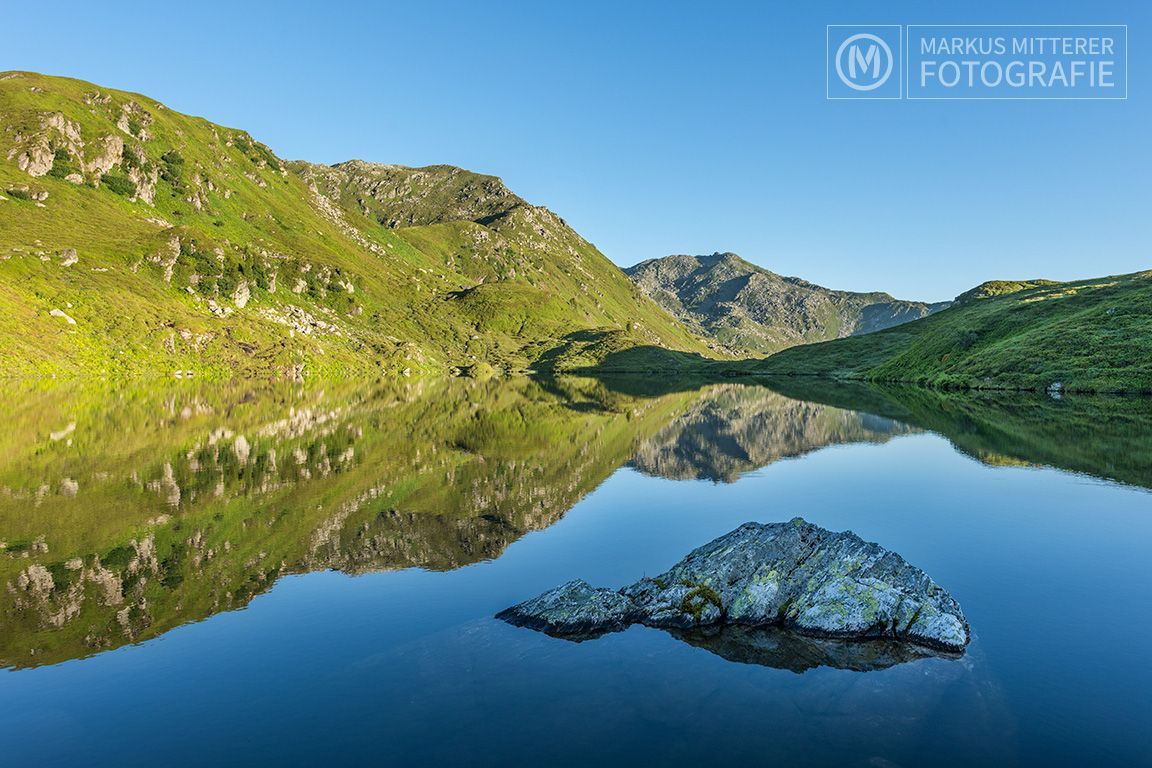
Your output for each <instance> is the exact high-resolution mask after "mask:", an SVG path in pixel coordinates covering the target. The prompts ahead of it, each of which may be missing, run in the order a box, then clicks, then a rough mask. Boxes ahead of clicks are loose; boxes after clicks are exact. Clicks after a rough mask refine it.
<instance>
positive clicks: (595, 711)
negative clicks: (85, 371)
mask: <svg viewBox="0 0 1152 768" xmlns="http://www.w3.org/2000/svg"><path fill="white" fill-rule="evenodd" d="M643 389H644V388H643V387H639V386H637V385H634V384H628V383H617V384H610V385H607V386H606V385H604V384H601V383H596V382H592V381H587V380H571V381H561V382H553V383H548V384H537V383H533V382H528V381H520V382H510V383H509V382H506V383H498V382H493V383H486V384H485V383H476V382H465V381H451V382H440V383H430V384H424V385H420V386H416V387H410V388H407V389H401V390H372V389H359V388H356V387H352V386H341V385H332V386H328V387H319V386H309V387H305V388H302V389H294V388H291V387H287V386H285V387H271V388H266V389H262V388H240V389H237V388H214V387H211V386H207V385H204V386H191V385H189V386H184V387H178V386H172V387H169V388H153V389H147V388H144V389H134V388H128V389H115V388H111V389H106V390H99V389H76V390H70V389H66V388H45V389H36V388H25V389H20V390H13V391H8V392H6V393H4V397H5V402H6V403H7V408H6V410H7V411H8V413H9V414H10V415H9V416H8V418H7V419H6V425H5V430H4V432H3V434H0V541H2V542H3V543H4V545H5V548H4V549H3V550H0V586H4V587H5V588H4V589H2V590H0V609H2V611H0V667H8V668H9V669H8V671H7V672H2V673H0V743H2V744H3V758H2V759H0V763H3V764H4V765H12V766H18V765H19V766H23V765H29V766H31V765H57V764H66V763H67V764H72V765H85V766H104V765H108V766H113V765H115V766H134V765H157V764H159V765H166V766H181V765H190V766H191V765H196V766H199V765H208V764H215V765H281V766H286V765H316V764H330V765H337V764H354V765H359V764H379V765H434V764H444V765H449V764H451V765H506V764H512V763H520V764H525V765H589V764H601V765H617V764H633V765H635V764H642V765H701V764H705V765H738V764H758V765H759V764H778V765H789V766H793V765H828V766H878V767H880V768H884V767H886V766H924V765H956V766H972V765H1048V766H1050V765H1083V764H1089V763H1090V764H1094V765H1152V739H1150V738H1149V723H1152V663H1149V654H1150V652H1152V617H1150V616H1152V614H1150V609H1152V560H1150V558H1149V556H1148V552H1149V543H1150V542H1152V495H1150V493H1149V491H1148V490H1147V487H1148V486H1152V404H1150V403H1149V402H1148V401H1145V400H1118V399H1104V398H1085V399H1081V400H1074V399H1072V398H1068V399H1065V400H1063V401H1053V400H1051V399H1048V398H1031V397H1022V396H1017V397H1014V398H1002V399H987V398H974V397H957V396H951V397H943V396H939V395H932V394H930V393H925V392H917V391H886V392H879V391H872V390H861V389H846V388H843V387H832V386H828V385H822V386H819V387H813V386H811V385H805V386H800V385H797V384H795V383H786V384H774V385H773V386H772V388H767V387H761V386H750V385H743V384H721V385H714V386H709V387H704V388H702V389H686V390H684V391H673V392H663V393H652V392H644V391H643ZM797 515H799V516H802V517H804V518H806V519H808V520H810V521H812V522H815V523H817V524H819V525H822V526H825V527H827V528H830V529H833V530H842V529H846V528H850V529H852V530H854V531H856V532H857V533H859V534H860V535H861V536H863V537H864V538H866V539H869V540H872V541H877V542H880V543H881V544H883V545H884V546H886V547H888V548H890V549H893V550H895V551H897V552H899V553H901V554H902V555H903V556H904V557H905V558H906V559H907V560H908V561H909V562H911V563H913V564H915V565H917V566H919V567H921V568H923V569H924V570H925V571H927V573H928V574H929V575H931V576H932V577H933V578H934V579H935V580H936V581H937V582H939V583H940V584H941V585H943V586H944V587H945V588H947V589H948V590H949V591H950V592H951V593H952V594H953V595H954V596H955V597H956V598H957V599H958V600H959V601H960V603H961V605H962V606H963V607H964V610H965V612H966V614H967V616H968V618H969V620H970V622H971V624H972V629H973V636H974V639H973V642H972V645H971V646H970V648H969V651H968V653H967V654H966V655H965V656H964V657H963V658H960V659H941V658H922V659H914V660H908V661H905V660H904V659H903V658H901V657H900V656H899V654H897V655H895V656H884V655H883V654H879V653H877V652H873V651H872V650H871V649H868V650H864V651H862V652H858V650H857V649H853V648H850V647H849V648H844V647H834V648H830V649H829V648H826V647H825V648H821V647H817V648H815V649H814V648H813V647H812V645H811V644H810V643H805V642H804V641H802V640H797V639H796V638H788V637H769V638H767V639H765V638H758V639H754V640H753V641H751V642H749V641H748V640H747V638H740V637H726V638H722V639H721V641H705V640H702V639H701V638H694V637H684V638H681V637H676V636H673V635H671V634H669V633H666V632H663V631H658V630H652V629H647V628H644V627H633V628H632V629H629V630H628V631H626V632H623V633H620V634H615V635H608V636H605V637H603V638H600V639H598V640H594V641H588V642H584V643H571V642H567V641H564V640H558V639H554V638H550V637H547V636H545V635H542V634H538V633H535V632H532V631H529V630H525V629H517V628H514V627H510V626H507V625H505V624H503V623H500V622H498V621H495V620H493V619H492V618H491V616H492V614H493V613H495V612H496V611H498V610H500V609H502V608H505V607H507V606H508V605H510V604H512V603H515V602H518V601H520V600H522V599H524V598H526V597H530V596H532V595H535V594H537V593H538V592H540V591H542V590H544V589H546V588H549V587H551V586H554V585H556V584H559V583H561V582H563V581H566V580H568V579H570V578H573V577H577V576H579V577H582V578H584V579H586V580H587V581H589V582H591V583H593V584H597V585H606V586H621V585H624V584H626V583H629V582H631V581H634V580H635V579H637V578H638V577H639V576H641V575H643V574H653V573H658V572H660V571H663V570H665V569H666V568H667V567H668V566H669V565H671V564H672V563H673V562H675V561H676V560H678V559H679V558H680V557H681V556H682V555H683V554H685V553H686V552H688V551H689V550H690V549H692V548H694V547H696V546H698V545H700V544H702V543H704V542H706V541H708V540H710V539H711V538H714V537H715V536H718V535H720V534H722V533H725V532H727V531H729V530H731V529H732V528H734V527H736V526H737V525H739V524H740V523H742V522H745V521H748V520H758V521H778V520H787V519H789V518H791V517H794V516H797ZM765 646H769V647H770V650H769V651H768V652H765V650H764V648H765ZM877 656H881V657H883V658H881V661H882V662H883V663H872V662H875V660H876V658H877ZM870 660H871V661H870Z"/></svg>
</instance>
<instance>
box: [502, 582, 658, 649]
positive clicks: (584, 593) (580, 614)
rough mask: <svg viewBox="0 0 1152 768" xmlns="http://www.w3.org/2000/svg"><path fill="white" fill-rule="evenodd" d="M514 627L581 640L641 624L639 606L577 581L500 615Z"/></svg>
mask: <svg viewBox="0 0 1152 768" xmlns="http://www.w3.org/2000/svg"><path fill="white" fill-rule="evenodd" d="M497 618H500V619H503V620H505V621H507V622H508V623H510V624H516V625H517V626H523V627H529V628H531V629H537V630H540V631H542V632H547V633H549V634H557V635H565V636H572V637H578V636H581V635H585V636H593V635H599V634H603V633H605V632H615V631H617V630H621V629H625V628H626V627H629V626H631V625H632V624H635V623H636V622H637V621H639V620H640V612H639V610H638V609H637V607H636V605H635V604H634V603H633V602H632V601H631V600H629V599H628V598H627V597H625V596H624V595H622V594H620V593H619V592H616V591H615V590H611V589H605V588H599V589H598V588H596V587H592V586H590V585H589V584H588V582H586V581H584V580H582V579H573V580H572V581H570V582H568V583H567V584H562V585H560V586H559V587H556V588H555V589H550V590H548V591H547V592H545V593H544V594H542V595H539V596H538V597H534V598H532V599H531V600H527V601H525V602H523V603H520V604H519V605H516V606H513V607H512V608H509V609H508V610H506V611H502V612H501V613H499V614H497Z"/></svg>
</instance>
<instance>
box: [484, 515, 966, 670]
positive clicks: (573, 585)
mask: <svg viewBox="0 0 1152 768" xmlns="http://www.w3.org/2000/svg"><path fill="white" fill-rule="evenodd" d="M608 606H611V610H610V611H609V610H607V609H606V608H607V607H608ZM573 616H578V617H580V621H579V622H577V624H578V625H579V631H580V632H581V633H584V634H587V633H590V632H608V631H615V630H618V629H623V628H625V627H626V626H628V624H631V623H642V624H645V625H648V626H652V627H661V628H667V629H692V628H698V627H711V626H720V625H735V626H747V627H768V626H779V627H784V628H787V629H791V630H794V631H797V632H799V633H802V634H806V635H811V636H815V637H828V638H849V639H880V638H885V639H889V640H898V641H904V642H909V643H913V644H916V645H921V646H926V647H929V648H934V649H938V650H945V651H962V650H963V649H964V648H965V646H967V644H968V640H969V630H968V622H967V620H966V619H965V618H964V614H963V612H962V611H961V610H960V606H959V604H958V603H957V602H956V601H955V600H954V599H953V598H952V596H951V595H949V594H948V593H947V592H946V591H945V590H944V589H943V588H942V587H940V586H939V585H938V584H936V583H935V582H934V581H932V579H931V578H929V577H928V575H927V574H925V573H924V572H923V571H921V570H920V569H919V568H916V567H914V566H912V565H910V564H909V563H908V562H907V561H905V560H904V558H902V557H901V556H900V555H898V554H896V553H895V552H892V551H890V550H887V549H885V548H884V547H882V546H880V545H879V544H875V543H872V542H867V541H864V540H863V539H861V538H860V537H859V536H857V535H856V534H854V533H852V532H851V531H845V532H842V533H836V532H832V531H829V530H826V529H824V528H821V527H819V526H817V525H813V524H811V523H808V522H806V521H804V520H803V519H801V518H795V519H793V520H792V521H790V522H787V523H745V524H744V525H742V526H740V527H739V528H737V529H736V530H734V531H732V532H730V533H728V534H725V535H724V536H721V537H720V538H718V539H716V540H714V541H712V542H709V543H708V544H705V545H704V546H702V547H699V548H697V549H695V550H693V551H692V552H690V553H689V554H688V555H687V556H686V557H685V558H684V559H683V560H681V561H680V562H678V563H677V564H676V565H674V566H673V567H672V568H671V569H670V570H669V571H668V572H666V573H664V574H661V575H660V576H656V577H652V578H643V579H641V580H640V581H638V582H636V583H635V584H632V585H630V586H627V587H625V588H624V589H622V590H620V591H619V592H613V591H612V590H605V589H593V588H592V587H590V586H588V585H587V584H585V583H584V582H582V581H573V582H569V583H568V584H565V585H564V586H562V587H559V588H557V589H555V590H551V591H550V592H546V593H544V595H541V596H540V597H537V598H534V599H533V600H529V601H527V602H524V603H521V604H520V605H517V606H513V607H512V608H509V609H508V610H506V611H504V612H502V613H501V614H499V617H500V618H503V619H505V620H508V621H511V622H512V623H515V624H519V625H523V626H529V627H532V628H534V629H541V630H543V631H546V632H549V633H552V634H558V635H565V634H567V629H566V627H567V626H568V625H569V624H571V623H572V621H571V619H570V617H573ZM627 617H633V618H632V620H631V621H628V622H624V621H623V619H625V618H627ZM600 618H603V622H602V623H600V622H598V619H600Z"/></svg>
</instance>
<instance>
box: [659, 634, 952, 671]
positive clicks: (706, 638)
mask: <svg viewBox="0 0 1152 768" xmlns="http://www.w3.org/2000/svg"><path fill="white" fill-rule="evenodd" d="M669 632H670V633H671V634H672V635H673V636H674V637H676V638H678V639H680V640H683V641H684V642H685V643H688V644H689V645H692V646H695V647H697V648H703V649H704V650H706V651H710V652H711V653H714V654H716V655H717V656H720V657H722V658H724V659H727V660H728V661H735V662H738V663H740V664H759V665H760V666H762V667H773V668H775V669H787V670H790V671H792V672H796V673H802V672H806V671H808V670H810V669H815V668H817V667H832V668H833V669H847V670H852V671H854V672H871V671H873V670H877V669H888V668H889V667H894V666H896V665H897V664H905V663H907V662H910V661H918V660H920V659H926V658H942V659H957V658H960V654H949V653H943V652H940V651H934V650H931V649H929V648H924V647H923V646H917V645H912V644H910V643H902V642H898V641H894V640H838V639H831V638H822V637H810V636H807V635H801V634H798V633H796V632H793V631H791V630H787V629H781V628H780V627H741V626H732V625H727V626H720V627H703V628H699V629H673V630H669Z"/></svg>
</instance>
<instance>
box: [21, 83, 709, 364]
mask: <svg viewBox="0 0 1152 768" xmlns="http://www.w3.org/2000/svg"><path fill="white" fill-rule="evenodd" d="M125 115H127V116H128V117H129V120H128V123H127V125H128V128H129V132H125V131H123V130H122V129H121V128H119V127H118V126H117V123H118V121H120V119H121V117H122V116H125ZM61 121H67V126H66V129H62V128H60V127H59V126H60V125H61V124H62V123H61ZM0 122H3V124H4V126H5V128H6V129H7V130H6V131H4V132H0V189H2V190H7V192H6V193H5V194H4V197H5V198H7V199H5V200H2V201H0V375H55V376H123V375H171V374H172V373H173V372H175V371H189V370H191V371H194V373H195V374H196V375H198V376H201V377H209V378H231V377H235V376H278V375H285V374H294V373H297V372H299V371H300V370H301V369H303V370H304V371H305V372H306V373H309V374H315V375H357V376H372V377H375V376H388V377H398V376H400V375H401V374H403V373H407V374H410V375H420V374H425V373H427V374H433V373H443V372H447V371H450V370H452V369H460V368H469V367H472V366H476V364H477V363H480V362H483V363H485V364H486V365H489V366H492V368H493V369H495V370H498V371H512V370H520V369H524V368H527V367H530V366H531V365H532V364H533V362H534V360H535V359H536V358H538V357H539V356H540V355H542V354H544V353H545V352H546V351H547V350H548V349H549V348H550V347H551V346H554V345H555V344H557V343H560V342H561V341H562V339H563V337H564V335H565V334H567V333H570V332H573V331H578V330H582V329H593V328H609V329H618V330H624V329H626V328H629V327H631V328H633V330H634V333H633V335H634V336H635V338H636V339H637V342H638V343H641V342H643V343H650V344H656V345H659V346H663V347H669V348H676V349H683V350H687V351H695V352H701V353H702V352H705V351H706V346H705V344H704V343H703V342H702V341H701V340H700V339H698V338H696V337H695V336H693V335H692V334H691V333H689V332H688V331H687V330H685V329H684V328H683V327H682V326H680V325H679V324H678V323H677V322H676V321H675V320H673V319H672V318H671V317H670V316H668V315H667V313H665V312H664V311H663V310H661V309H660V308H658V307H657V306H656V305H655V304H653V303H652V302H651V301H649V300H648V299H646V298H644V297H643V296H640V295H638V293H637V292H636V291H635V289H634V288H633V286H632V284H631V282H630V281H629V280H628V279H627V277H626V276H625V275H624V274H623V273H622V272H621V271H620V270H619V269H618V268H616V267H615V266H614V265H613V264H612V263H611V262H609V261H608V260H607V259H606V258H605V257H604V256H603V255H602V254H601V253H600V252H599V251H597V250H596V249H595V247H593V246H592V245H590V244H589V243H587V242H586V241H584V240H583V239H582V238H581V237H580V236H579V235H577V234H576V233H575V232H573V231H572V230H571V229H570V228H568V227H567V226H566V225H565V224H564V223H563V222H562V221H561V220H560V219H559V218H558V217H556V216H554V215H553V214H550V213H548V212H546V211H544V210H543V209H537V208H534V207H532V206H529V205H527V204H526V203H524V201H522V200H520V199H519V198H517V197H515V196H514V195H512V194H511V193H510V192H507V190H504V191H503V192H501V193H500V194H499V195H498V197H499V198H500V200H501V201H502V203H501V204H502V205H503V206H504V208H502V209H499V210H502V211H503V212H502V213H501V214H500V215H499V216H496V217H495V218H493V217H492V216H491V215H486V216H485V217H484V218H483V221H484V223H480V222H479V221H472V220H464V219H460V218H453V217H454V216H456V217H459V216H465V215H467V213H468V212H467V211H461V210H457V208H455V207H454V205H457V204H458V202H459V200H458V199H467V193H471V192H473V191H475V190H484V189H496V187H494V186H493V185H496V184H499V182H498V180H494V179H492V177H484V176H480V175H478V174H471V173H469V172H467V171H462V170H460V169H454V168H450V167H448V166H441V167H434V168H431V169H403V168H398V167H393V168H392V170H390V171H389V172H388V174H389V176H388V178H389V180H390V181H389V183H391V184H393V185H394V188H395V189H398V190H403V192H402V193H401V194H399V195H398V197H397V198H396V199H395V200H394V201H393V204H394V205H397V206H401V207H405V206H406V207H407V209H410V212H411V211H414V212H415V213H416V214H419V215H415V216H414V220H415V221H416V222H417V225H414V226H401V227H392V226H385V225H384V224H382V223H381V220H382V219H385V218H386V217H385V216H384V215H383V211H381V210H377V209H376V208H372V207H369V208H368V209H367V210H365V209H364V208H363V207H362V206H361V204H360V203H359V202H358V201H359V199H367V198H365V196H364V195H363V194H359V193H357V192H356V191H355V190H353V189H352V188H351V187H350V186H348V188H345V187H337V188H333V189H332V190H330V191H331V196H330V198H329V199H330V202H331V210H326V209H324V207H323V206H322V205H320V204H319V203H318V202H317V200H316V197H315V195H314V193H313V191H312V189H311V186H310V185H311V183H312V179H313V178H314V176H315V174H317V173H320V172H321V171H320V170H317V169H318V168H320V167H318V166H309V165H308V164H305V163H291V164H289V163H285V162H284V161H282V160H280V159H279V158H277V157H276V155H275V154H274V153H273V152H272V151H271V150H270V149H269V148H268V147H266V146H264V145H263V144H261V143H259V142H258V141H256V140H255V139H253V138H252V137H251V136H249V135H248V134H247V133H245V132H244V131H240V130H236V129H231V128H227V127H224V126H220V125H215V124H212V123H210V122H208V121H206V120H204V119H202V118H198V117H191V116H188V115H182V114H179V113H177V112H174V111H172V110H170V109H167V108H166V107H164V106H163V105H162V104H160V103H159V102H156V101H155V100H153V99H150V98H147V97H145V96H142V95H139V94H132V93H125V92H121V91H114V90H110V89H106V88H101V87H99V86H96V85H93V84H91V83H85V82H82V81H78V80H71V79H66V78H58V77H48V76H44V75H38V74H34V73H23V72H10V73H3V74H0ZM75 136H79V139H80V144H79V145H78V144H77V142H76V141H75V140H74V138H75ZM113 139H116V140H119V141H122V142H123V143H124V146H125V149H124V152H123V154H122V157H120V159H119V160H118V161H117V162H115V163H113V164H112V166H111V167H106V164H104V165H100V166H96V165H94V164H95V163H96V161H97V158H98V157H99V156H100V155H101V154H102V153H104V151H105V148H106V146H107V144H106V142H108V141H110V140H113ZM41 145H42V147H41V148H42V149H43V150H44V151H45V152H47V153H48V155H50V156H51V157H52V161H53V167H52V170H51V171H50V172H49V173H47V174H46V175H43V176H38V177H32V176H30V175H29V174H28V173H26V172H25V171H22V170H20V168H19V167H18V165H17V163H18V161H19V159H20V157H21V155H22V154H26V153H28V152H29V151H31V150H32V149H34V148H36V147H37V146H41ZM364 168H365V170H363V171H362V173H361V176H359V177H356V179H354V181H355V182H356V183H376V181H378V180H374V177H372V176H371V175H372V174H373V173H376V171H373V170H372V168H373V167H369V166H364ZM74 173H79V174H80V175H81V176H82V179H81V183H79V184H75V183H72V182H70V181H67V180H66V179H65V177H66V176H69V175H71V174H74ZM73 178H75V177H73ZM152 180H154V181H155V184H154V192H153V199H152V202H151V203H149V202H148V201H147V200H145V199H142V198H143V197H147V190H148V189H149V188H150V187H151V185H152ZM347 183H348V185H351V184H352V183H353V182H352V181H349V182H347ZM499 188H501V189H502V185H500V187H499ZM12 190H15V191H12ZM428 190H431V191H428ZM41 193H47V194H48V197H47V198H46V199H45V200H43V201H42V202H40V201H38V200H37V199H36V196H37V195H39V194H41ZM433 193H434V194H433ZM493 210H498V209H493ZM332 211H335V213H332ZM491 212H492V211H488V210H485V211H484V212H483V213H485V214H491ZM65 249H75V250H76V251H77V252H78V254H79V258H80V260H79V262H78V263H76V264H74V265H72V266H70V267H63V266H61V264H60V259H59V254H60V253H61V252H62V251H64V250H65ZM242 287H246V288H247V291H248V294H249V297H248V300H247V302H246V303H244V306H240V304H241V303H242V302H240V301H238V300H237V299H236V296H237V292H238V291H240V290H241V288H242ZM210 302H213V303H214V304H215V306H216V307H217V308H219V311H213V309H212V304H210ZM109 308H115V311H109ZM53 309H58V310H60V311H62V312H65V313H66V314H68V315H69V316H70V317H72V318H73V319H74V320H75V321H76V322H75V324H74V325H72V324H68V323H66V322H64V321H62V320H61V319H58V318H55V317H52V316H51V315H50V312H51V310H53ZM292 313H303V316H306V317H307V318H310V320H308V321H307V322H306V323H305V324H306V325H308V328H309V329H310V330H309V331H308V332H302V331H301V330H300V329H299V328H298V327H295V328H294V327H292V326H291V325H290V324H286V323H285V322H284V318H285V316H286V315H289V314H292ZM312 320H318V321H322V322H323V323H324V324H325V325H324V327H326V328H328V329H330V330H327V331H317V330H315V329H316V328H318V327H320V326H317V325H315V324H310V323H311V322H312Z"/></svg>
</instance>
